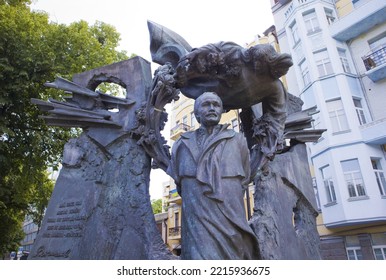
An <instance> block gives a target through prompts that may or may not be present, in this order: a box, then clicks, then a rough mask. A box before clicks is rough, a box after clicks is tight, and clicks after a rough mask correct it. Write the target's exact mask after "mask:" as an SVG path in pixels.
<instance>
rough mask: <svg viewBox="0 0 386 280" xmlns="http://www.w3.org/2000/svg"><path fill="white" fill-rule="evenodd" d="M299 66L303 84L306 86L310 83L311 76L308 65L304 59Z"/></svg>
mask: <svg viewBox="0 0 386 280" xmlns="http://www.w3.org/2000/svg"><path fill="white" fill-rule="evenodd" d="M299 67H300V72H301V74H302V79H303V83H304V86H307V85H308V84H310V83H311V78H310V71H309V70H308V65H307V62H306V60H303V61H302V62H301V63H300V65H299Z"/></svg>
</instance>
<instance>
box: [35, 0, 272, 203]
mask: <svg viewBox="0 0 386 280" xmlns="http://www.w3.org/2000/svg"><path fill="white" fill-rule="evenodd" d="M31 8H32V9H34V10H42V11H45V12H47V13H48V14H49V16H50V20H51V21H52V22H57V23H64V24H69V23H72V22H75V21H79V20H86V21H87V22H89V23H90V24H94V23H95V22H96V21H102V22H105V23H108V24H111V25H113V26H114V27H115V28H116V29H117V31H118V32H119V33H120V34H121V42H120V46H119V49H120V50H126V51H127V53H128V54H132V53H134V54H136V55H139V56H141V57H143V58H144V59H146V60H148V61H151V54H150V49H149V46H150V39H149V32H148V29H147V21H148V20H150V21H153V22H156V23H158V24H161V25H163V26H165V27H167V28H169V29H171V30H173V31H174V32H176V33H177V34H179V35H181V36H182V37H183V38H184V39H185V40H186V41H187V42H188V43H189V44H190V45H191V46H192V47H200V46H203V45H206V44H209V43H216V42H219V41H233V42H235V43H237V44H239V45H241V46H245V44H246V43H250V42H252V41H253V40H254V39H255V37H256V35H258V34H262V33H263V32H264V31H265V30H266V29H268V28H269V27H270V26H271V25H273V24H274V21H273V16H272V12H271V5H270V1H269V0H238V1H220V0H193V1H186V0H166V1H160V0H130V1H128V0H108V1H107V0H33V4H32V5H31ZM155 67H157V65H155ZM152 68H154V64H152ZM152 70H153V71H154V70H155V69H152ZM165 181H168V177H167V176H166V175H165V174H164V172H163V171H162V170H156V171H154V172H153V171H152V175H151V181H150V195H151V198H152V199H157V198H161V197H162V192H163V190H162V182H165Z"/></svg>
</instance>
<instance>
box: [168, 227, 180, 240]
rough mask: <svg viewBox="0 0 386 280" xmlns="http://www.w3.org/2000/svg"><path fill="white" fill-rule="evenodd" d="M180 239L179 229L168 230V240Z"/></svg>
mask: <svg viewBox="0 0 386 280" xmlns="http://www.w3.org/2000/svg"><path fill="white" fill-rule="evenodd" d="M178 238H181V227H172V228H169V239H178Z"/></svg>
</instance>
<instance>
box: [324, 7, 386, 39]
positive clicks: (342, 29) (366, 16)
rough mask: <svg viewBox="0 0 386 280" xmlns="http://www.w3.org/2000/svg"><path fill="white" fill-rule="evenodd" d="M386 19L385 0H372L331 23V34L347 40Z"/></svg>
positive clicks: (336, 37)
mask: <svg viewBox="0 0 386 280" xmlns="http://www.w3.org/2000/svg"><path fill="white" fill-rule="evenodd" d="M385 21H386V1H384V0H373V1H370V2H367V3H365V4H363V5H361V6H359V7H357V8H355V9H354V10H353V11H352V12H351V13H349V14H348V15H346V16H344V17H342V18H340V19H339V20H338V21H336V22H334V23H333V24H332V25H331V29H330V31H331V36H332V37H333V38H335V39H337V40H339V41H348V40H351V39H353V38H356V37H358V36H359V35H361V34H362V33H365V32H367V31H369V30H370V29H371V28H372V27H374V26H376V25H377V24H381V23H383V22H385Z"/></svg>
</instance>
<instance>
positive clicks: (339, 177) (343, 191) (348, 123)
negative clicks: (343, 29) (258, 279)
mask: <svg viewBox="0 0 386 280" xmlns="http://www.w3.org/2000/svg"><path fill="white" fill-rule="evenodd" d="M376 1H378V0H373V1H371V0H360V1H351V0H338V1H330V0H302V1H298V0H294V1H275V0H272V1H271V3H272V12H273V14H274V20H275V25H276V28H277V33H278V38H279V43H280V48H281V51H282V52H287V53H290V54H291V55H292V58H293V61H294V66H293V67H291V68H290V71H289V73H288V75H287V83H288V89H289V92H291V93H292V94H294V95H298V96H299V97H300V98H302V100H303V101H304V106H303V107H304V108H309V107H312V106H315V105H316V106H317V108H318V110H319V111H320V113H319V114H317V115H315V116H314V119H315V121H314V126H315V128H326V129H327V131H326V132H325V133H324V134H323V135H322V138H321V139H320V140H319V141H318V142H317V143H312V144H309V145H308V147H309V156H310V162H311V164H312V165H313V169H314V173H315V179H316V184H317V187H318V195H319V201H320V204H321V212H322V213H321V216H323V227H325V228H326V229H328V230H327V233H326V232H321V240H322V247H323V252H324V253H323V254H324V256H325V258H327V259H342V258H350V257H352V254H354V255H355V253H356V251H355V250H354V249H353V250H354V251H355V252H354V251H350V252H349V251H348V249H347V248H353V247H355V246H354V245H357V247H358V248H361V250H360V251H358V254H359V252H361V253H362V254H363V256H362V257H364V258H367V259H373V258H374V255H375V251H374V250H375V249H374V248H375V247H374V246H383V245H385V246H386V241H383V239H382V238H378V237H375V236H373V235H372V234H373V233H372V232H371V231H373V232H376V234H380V235H382V234H383V236H385V231H384V228H382V225H385V224H386V208H385V207H386V203H385V202H386V200H385V198H386V197H385V195H382V194H381V192H380V190H379V188H378V183H377V181H376V176H375V171H374V168H373V165H372V161H371V159H377V160H378V161H379V163H380V165H381V166H382V167H383V168H385V167H386V162H385V153H384V150H383V149H382V147H381V145H384V144H385V143H386V137H385V136H386V130H385V129H383V128H384V127H385V125H384V118H385V116H386V110H385V109H384V108H383V107H384V104H386V79H383V80H381V81H378V82H376V83H374V82H372V80H371V79H369V78H368V76H367V72H366V68H365V67H364V63H363V60H362V57H363V56H365V55H367V54H368V53H369V51H370V47H369V41H370V40H372V39H373V38H374V37H376V36H379V35H381V34H386V29H385V24H386V23H385V22H383V23H381V24H377V25H375V26H373V27H372V28H369V30H367V31H364V32H362V34H360V35H355V36H353V38H352V39H350V40H347V41H345V40H338V39H334V38H333V37H332V36H331V28H332V27H334V25H335V26H336V24H337V23H338V22H339V21H340V20H341V19H343V18H346V17H349V16H352V14H351V13H352V12H353V11H355V9H357V8H359V7H363V5H366V4H370V5H372V7H373V8H374V4H375V2H376ZM335 2H336V3H335ZM370 2H373V3H370ZM353 3H354V4H353ZM379 7H380V9H381V8H383V7H381V5H379ZM356 14H358V12H356ZM311 15H312V16H311ZM358 16H360V15H358ZM369 16H371V15H369ZM346 22H347V21H346ZM369 22H371V20H370V21H367V23H366V24H368V23H369ZM350 24H351V22H348V26H350ZM312 26H314V27H315V26H316V28H312ZM349 31H350V32H352V30H350V29H349ZM294 33H295V34H294ZM354 33H355V32H354ZM305 65H306V66H307V67H305ZM359 103H360V104H359ZM358 104H359V105H358ZM358 106H360V107H361V108H360V109H358ZM338 123H339V124H338ZM371 127H373V129H371ZM377 128H378V129H377ZM347 160H357V163H358V166H359V172H356V173H355V174H356V175H355V176H357V174H360V176H361V178H362V182H361V185H363V189H364V192H365V194H363V195H358V196H357V197H350V194H349V190H348V186H347V180H348V179H347V178H349V176H351V175H352V174H353V173H352V172H351V173H350V172H347V170H346V172H345V170H343V169H344V168H346V169H347ZM342 164H343V165H342ZM327 166H329V167H330V172H329V173H330V175H329V176H330V178H329V180H326V178H324V176H325V175H324V174H323V173H322V171H323V172H325V170H326V169H325V168H326V167H327ZM344 166H346V167H344ZM350 168H351V167H350ZM382 171H383V172H385V169H383V170H382ZM349 173H350V174H351V175H350V174H349ZM326 181H328V182H331V185H332V184H333V188H334V190H335V196H336V199H334V200H333V201H329V200H328V199H327V198H328V197H331V195H330V193H329V192H328V191H327V190H328V188H326V186H325V183H326ZM347 227H351V228H350V230H346V229H347ZM374 228H375V229H376V230H375V231H374ZM359 229H360V230H359ZM354 230H359V231H358V232H355V231H354ZM342 231H344V232H345V234H338V233H339V232H342ZM353 232H355V234H354V233H353ZM374 234H375V233H374ZM355 240H356V241H355ZM374 240H377V242H378V243H377V242H375V241H374ZM354 241H355V242H354ZM350 242H351V243H350ZM374 244H378V245H374ZM380 244H381V245H380ZM345 248H346V249H345Z"/></svg>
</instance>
